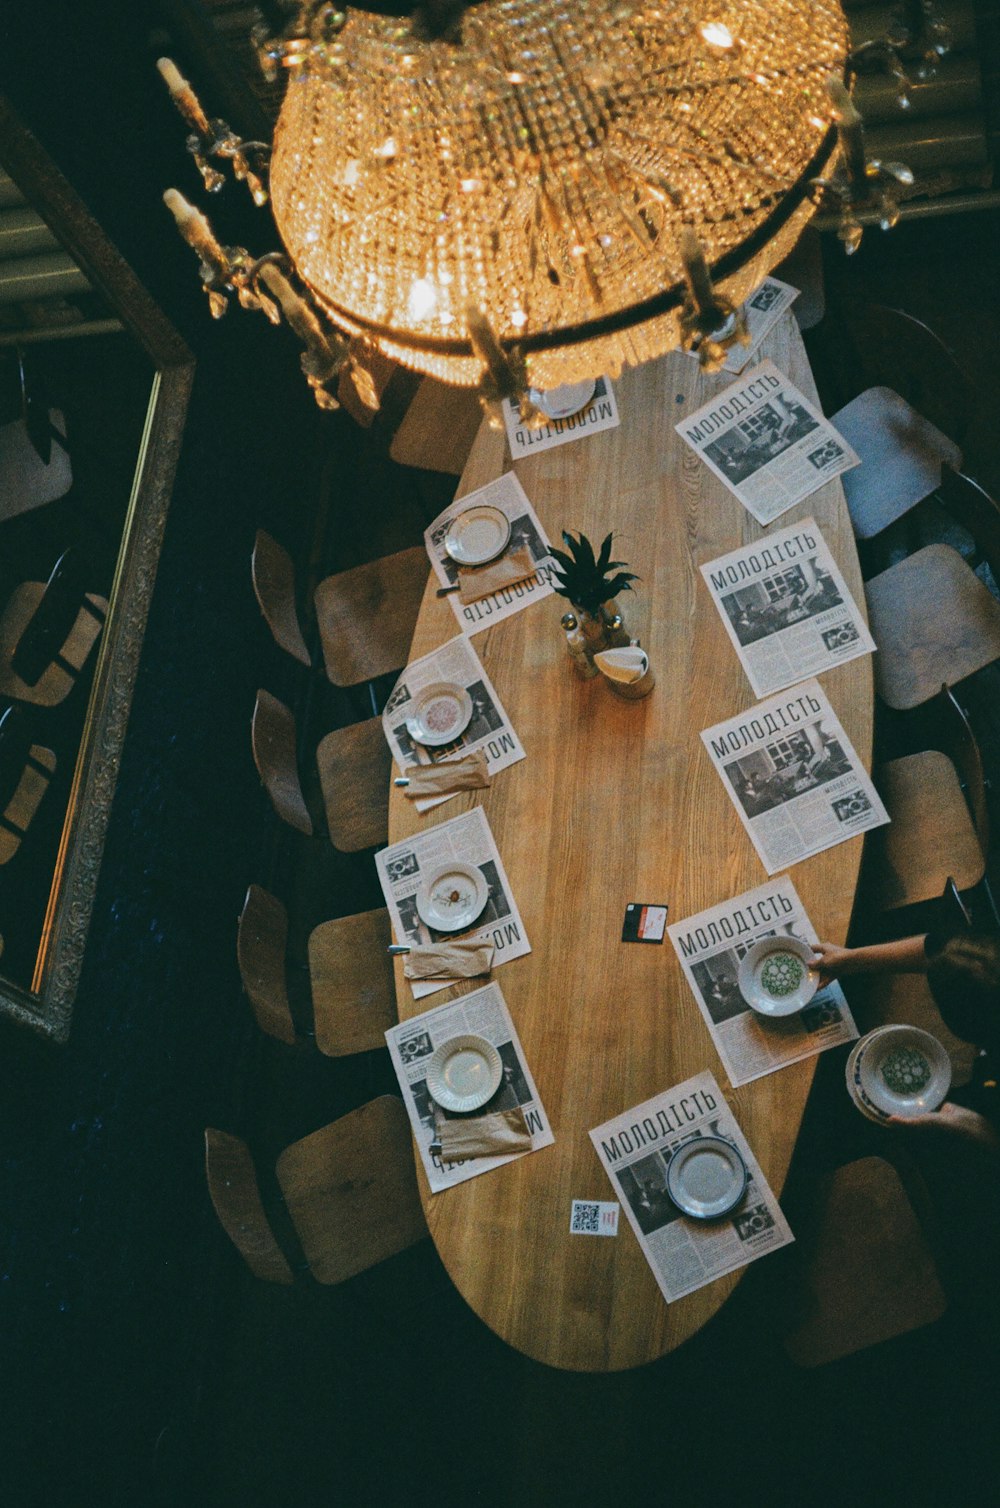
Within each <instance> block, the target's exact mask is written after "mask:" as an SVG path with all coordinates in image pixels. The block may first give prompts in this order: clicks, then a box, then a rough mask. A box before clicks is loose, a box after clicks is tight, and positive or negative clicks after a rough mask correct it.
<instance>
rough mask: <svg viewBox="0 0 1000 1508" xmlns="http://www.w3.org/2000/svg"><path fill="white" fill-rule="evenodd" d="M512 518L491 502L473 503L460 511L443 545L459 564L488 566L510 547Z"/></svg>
mask: <svg viewBox="0 0 1000 1508" xmlns="http://www.w3.org/2000/svg"><path fill="white" fill-rule="evenodd" d="M509 539H510V519H509V518H508V517H507V515H506V513H502V512H501V510H500V509H499V508H493V507H491V506H490V504H489V503H474V504H473V506H472V507H471V508H466V509H465V510H464V511H463V512H462V513H458V514H456V515H455V517H454V518H453V519H452V521H451V527H450V528H449V530H448V533H447V534H446V535H445V537H444V547H445V549H446V550H447V552H448V554H449V555H450V556H451V558H452V560H454V561H457V562H458V564H459V565H465V566H477V565H485V564H486V562H487V561H488V560H496V558H497V556H498V555H502V554H503V552H504V550H506V548H507V542H508V540H509Z"/></svg>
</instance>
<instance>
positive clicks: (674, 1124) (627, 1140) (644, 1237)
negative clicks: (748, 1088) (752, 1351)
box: [590, 1073, 795, 1304]
mask: <svg viewBox="0 0 1000 1508" xmlns="http://www.w3.org/2000/svg"><path fill="white" fill-rule="evenodd" d="M697 1136H718V1137H721V1138H722V1139H723V1141H728V1142H730V1143H732V1145H733V1146H735V1147H736V1148H737V1150H738V1151H739V1152H740V1153H741V1154H742V1157H743V1161H744V1162H745V1163H746V1165H747V1171H748V1173H749V1175H750V1181H749V1183H748V1185H747V1191H746V1194H745V1195H744V1197H743V1198H742V1199H741V1200H740V1203H739V1204H738V1205H737V1207H736V1209H735V1210H734V1211H733V1212H732V1214H731V1215H727V1216H725V1217H724V1218H723V1219H721V1220H712V1221H707V1222H702V1221H700V1220H692V1219H690V1218H689V1216H687V1215H683V1214H681V1212H680V1210H679V1209H677V1207H676V1205H674V1204H673V1203H672V1202H671V1200H670V1197H669V1195H668V1194H667V1188H666V1173H667V1163H668V1162H669V1161H670V1158H671V1156H672V1155H673V1153H674V1152H675V1151H676V1150H677V1148H678V1147H680V1146H682V1145H683V1144H684V1142H687V1141H691V1140H692V1138H694V1137H697ZM590 1139H591V1141H592V1142H593V1143H594V1150H595V1151H596V1153H597V1155H598V1157H599V1158H600V1159H601V1162H602V1163H603V1165H604V1171H605V1172H606V1173H607V1175H608V1177H609V1178H610V1179H611V1182H612V1184H613V1186H614V1188H615V1189H616V1191H617V1192H618V1193H619V1194H620V1196H621V1201H622V1204H623V1205H624V1207H625V1213H626V1215H627V1216H628V1219H629V1223H630V1224H631V1226H632V1229H633V1230H634V1231H635V1233H636V1235H637V1236H638V1238H639V1245H640V1246H641V1247H642V1251H643V1255H644V1256H645V1258H646V1261H647V1262H648V1263H649V1265H650V1267H651V1268H652V1269H653V1276H654V1277H655V1278H656V1281H657V1283H658V1284H659V1286H660V1291H661V1293H662V1294H663V1297H664V1298H665V1299H666V1301H667V1303H668V1304H669V1303H672V1302H673V1301H674V1299H680V1298H683V1297H684V1295H685V1294H686V1293H693V1292H694V1291H695V1289H696V1288H704V1286H705V1284H706V1283H711V1282H712V1280H713V1279H714V1278H721V1277H722V1276H723V1274H725V1273H727V1272H735V1271H736V1269H737V1268H738V1267H745V1266H746V1265H747V1263H748V1262H754V1261H756V1259H757V1258H758V1257H766V1256H767V1255H768V1253H769V1252H772V1251H777V1250H778V1248H779V1247H781V1246H787V1245H788V1243H789V1242H790V1241H793V1240H794V1239H795V1238H794V1236H793V1235H792V1233H791V1231H790V1230H789V1229H788V1224H787V1222H786V1220H785V1217H784V1215H783V1214H782V1213H781V1207H780V1206H779V1204H778V1201H777V1199H776V1198H775V1197H774V1195H773V1194H772V1192H771V1190H770V1189H769V1188H768V1185H767V1183H766V1181H765V1179H764V1175H763V1173H762V1172H761V1170H760V1168H759V1167H758V1166H757V1160H756V1158H755V1157H754V1155H753V1153H752V1152H751V1151H750V1148H749V1146H748V1145H747V1141H746V1138H745V1137H744V1135H743V1133H742V1131H741V1130H740V1128H739V1126H738V1125H737V1124H736V1121H735V1119H734V1117H733V1113H732V1111H731V1110H730V1108H729V1106H728V1105H727V1104H726V1101H725V1100H724V1099H723V1097H722V1091H721V1090H720V1088H719V1086H718V1084H717V1083H716V1082H715V1079H714V1077H713V1075H712V1074H710V1073H699V1074H696V1075H695V1077H694V1078H693V1079H688V1080H687V1081H686V1082H685V1083H683V1084H678V1085H677V1087H676V1088H675V1089H668V1090H666V1091H665V1092H664V1093H663V1094H658V1095H656V1096H655V1097H654V1098H653V1099H651V1100H647V1101H646V1102H645V1104H643V1105H637V1106H636V1107H635V1109H634V1110H628V1111H626V1112H625V1113H624V1114H622V1115H618V1116H616V1117H615V1118H614V1120H610V1121H607V1122H605V1124H604V1125H603V1126H598V1127H597V1128H596V1130H594V1131H591V1133H590Z"/></svg>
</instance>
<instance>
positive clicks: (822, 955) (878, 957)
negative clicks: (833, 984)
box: [813, 933, 927, 984]
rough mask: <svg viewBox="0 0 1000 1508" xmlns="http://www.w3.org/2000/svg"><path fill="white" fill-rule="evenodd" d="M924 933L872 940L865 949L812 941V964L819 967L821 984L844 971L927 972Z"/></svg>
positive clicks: (838, 976) (847, 972)
mask: <svg viewBox="0 0 1000 1508" xmlns="http://www.w3.org/2000/svg"><path fill="white" fill-rule="evenodd" d="M925 935H926V934H924V933H921V934H920V935H919V936H918V937H900V938H896V939H894V940H893V941H892V942H884V943H872V944H871V945H870V946H869V947H867V948H838V947H837V945H836V943H829V942H818V943H814V944H813V953H814V955H815V957H814V959H813V963H814V964H816V965H818V967H819V970H820V977H821V980H822V982H823V984H829V982H830V980H831V979H840V978H842V977H843V976H844V975H845V974H878V973H888V974H926V972H927V954H926V953H925V951H924V941H925Z"/></svg>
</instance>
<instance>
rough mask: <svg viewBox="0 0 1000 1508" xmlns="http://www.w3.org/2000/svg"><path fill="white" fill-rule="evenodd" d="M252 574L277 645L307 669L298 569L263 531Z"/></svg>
mask: <svg viewBox="0 0 1000 1508" xmlns="http://www.w3.org/2000/svg"><path fill="white" fill-rule="evenodd" d="M250 574H251V576H252V578H253V589H254V595H255V597H256V598H257V602H258V603H259V605H260V610H261V612H262V613H263V614H264V617H265V619H266V621H267V624H268V626H269V628H270V630H271V632H272V634H273V635H274V639H275V643H276V644H278V645H280V647H281V648H282V649H284V650H286V651H287V653H288V654H290V655H292V656H293V658H294V659H296V660H298V661H299V662H300V663H301V664H303V665H311V664H312V659H311V657H310V654H309V651H308V649H307V648H306V641H305V639H304V638H303V637H302V629H301V627H300V625H299V615H298V611H297V609H296V606H295V567H294V565H293V564H292V557H291V556H290V555H289V553H288V551H287V550H286V549H285V548H284V547H283V546H282V545H279V543H278V541H277V540H276V539H272V538H271V536H270V534H265V532H264V530H263V529H258V530H257V538H256V539H255V540H254V546H253V555H252V556H251V557H250Z"/></svg>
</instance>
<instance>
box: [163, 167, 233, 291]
mask: <svg viewBox="0 0 1000 1508" xmlns="http://www.w3.org/2000/svg"><path fill="white" fill-rule="evenodd" d="M163 202H164V204H165V205H166V206H167V209H168V210H169V211H170V213H171V214H172V215H173V217H174V219H175V220H176V221H177V229H178V230H179V231H180V233H181V235H182V236H183V237H184V239H185V241H186V242H187V243H188V245H189V246H190V247H191V248H192V250H193V251H196V252H197V253H198V255H199V256H200V257H201V260H202V261H203V262H204V263H205V264H206V265H207V266H208V267H210V268H211V269H212V271H213V272H218V273H221V274H222V275H223V276H226V275H228V272H229V261H228V258H227V257H226V253H225V252H224V251H223V249H222V247H221V246H220V245H219V243H218V241H217V240H216V239H215V236H214V235H213V234H212V227H211V226H210V225H209V223H208V221H207V219H206V218H205V216H204V215H203V214H202V213H201V211H200V210H197V209H195V207H194V205H193V204H189V203H188V201H187V200H186V199H185V197H184V195H183V194H182V193H180V192H179V191H178V190H177V189H174V188H170V189H167V191H166V192H165V194H164V195H163Z"/></svg>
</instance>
